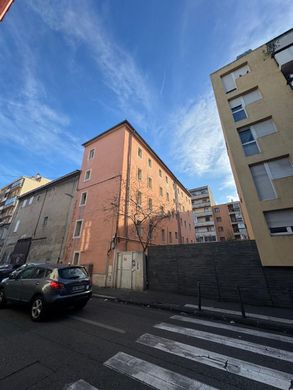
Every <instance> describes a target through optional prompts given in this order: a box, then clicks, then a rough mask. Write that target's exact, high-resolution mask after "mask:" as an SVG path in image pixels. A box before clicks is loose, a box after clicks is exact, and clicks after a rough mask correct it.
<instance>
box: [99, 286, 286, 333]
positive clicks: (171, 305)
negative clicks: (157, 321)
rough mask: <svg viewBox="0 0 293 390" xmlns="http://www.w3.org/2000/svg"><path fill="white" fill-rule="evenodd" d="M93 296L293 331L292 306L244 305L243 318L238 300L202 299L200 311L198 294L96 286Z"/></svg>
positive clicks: (277, 329) (271, 328)
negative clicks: (188, 294)
mask: <svg viewBox="0 0 293 390" xmlns="http://www.w3.org/2000/svg"><path fill="white" fill-rule="evenodd" d="M93 296H94V297H95V298H99V299H108V300H113V301H116V302H121V303H128V304H134V305H141V306H146V307H151V308H157V309H161V310H170V311H175V312H181V313H182V312H183V313H186V314H190V315H193V316H197V317H205V318H210V319H220V320H224V321H234V322H237V323H242V324H246V325H252V326H257V327H260V328H265V329H270V330H276V331H283V332H286V333H291V334H293V309H292V310H290V309H282V308H274V307H265V306H252V305H245V306H244V309H245V315H246V316H245V318H243V316H242V313H241V307H240V304H238V303H235V302H219V301H213V300H209V299H202V302H201V308H202V310H200V311H199V310H198V302H197V298H196V297H193V296H186V295H179V294H174V293H169V292H168V293H167V292H162V291H150V290H145V291H133V290H126V289H114V288H99V287H95V286H93Z"/></svg>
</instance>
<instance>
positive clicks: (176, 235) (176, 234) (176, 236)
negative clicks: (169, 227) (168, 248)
mask: <svg viewBox="0 0 293 390" xmlns="http://www.w3.org/2000/svg"><path fill="white" fill-rule="evenodd" d="M175 238H176V240H178V233H177V232H175Z"/></svg>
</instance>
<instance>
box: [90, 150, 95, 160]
mask: <svg viewBox="0 0 293 390" xmlns="http://www.w3.org/2000/svg"><path fill="white" fill-rule="evenodd" d="M94 156H95V149H91V150H90V152H89V160H92V159H93V158H94Z"/></svg>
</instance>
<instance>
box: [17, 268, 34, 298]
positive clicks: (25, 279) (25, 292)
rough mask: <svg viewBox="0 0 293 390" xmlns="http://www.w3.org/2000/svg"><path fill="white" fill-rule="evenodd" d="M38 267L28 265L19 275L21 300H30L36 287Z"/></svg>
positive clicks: (19, 295) (19, 296)
mask: <svg viewBox="0 0 293 390" xmlns="http://www.w3.org/2000/svg"><path fill="white" fill-rule="evenodd" d="M36 270H37V268H36V267H28V268H26V269H25V270H24V271H23V272H21V273H20V275H18V279H19V281H20V283H19V286H18V300H19V301H21V302H29V300H30V297H32V295H31V294H33V292H34V290H35V288H36V285H35V284H36V282H37V281H36V279H35V275H36Z"/></svg>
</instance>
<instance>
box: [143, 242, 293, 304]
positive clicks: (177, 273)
mask: <svg viewBox="0 0 293 390" xmlns="http://www.w3.org/2000/svg"><path fill="white" fill-rule="evenodd" d="M147 277H148V286H149V289H151V290H161V291H170V292H177V293H181V294H186V295H195V296H196V295H197V283H198V282H200V285H201V292H202V297H203V299H204V298H209V299H216V300H223V301H238V300H239V295H238V292H237V286H239V287H240V291H241V295H242V297H243V300H244V302H245V303H247V304H256V305H274V306H283V307H290V306H293V302H292V300H291V299H290V293H289V291H288V290H289V289H291V290H292V293H293V267H292V268H289V267H263V266H262V265H261V261H260V257H259V254H258V251H257V247H256V244H255V241H252V240H243V241H226V242H215V243H209V244H186V245H167V246H154V247H150V248H149V256H148V259H147Z"/></svg>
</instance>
